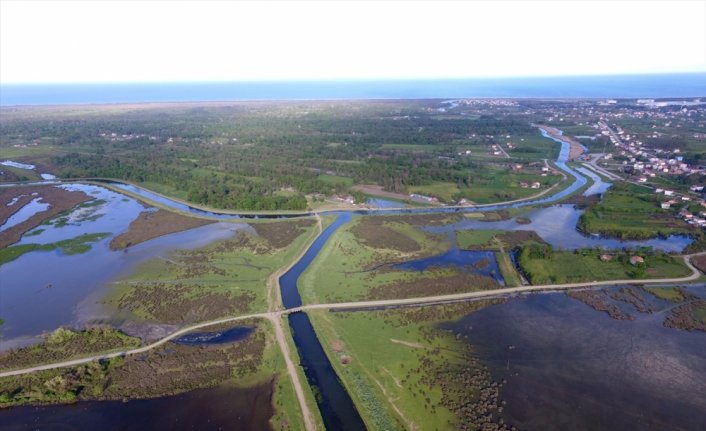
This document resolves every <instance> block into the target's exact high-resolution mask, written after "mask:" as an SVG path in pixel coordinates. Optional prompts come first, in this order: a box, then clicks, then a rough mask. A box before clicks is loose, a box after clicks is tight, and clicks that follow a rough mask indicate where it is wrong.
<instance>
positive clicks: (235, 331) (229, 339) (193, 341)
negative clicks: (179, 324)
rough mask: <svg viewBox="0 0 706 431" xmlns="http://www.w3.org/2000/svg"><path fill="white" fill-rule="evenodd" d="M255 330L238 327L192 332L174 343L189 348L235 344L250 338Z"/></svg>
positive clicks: (247, 327)
mask: <svg viewBox="0 0 706 431" xmlns="http://www.w3.org/2000/svg"><path fill="white" fill-rule="evenodd" d="M254 330H255V327H253V326H236V327H233V328H230V329H226V330H225V331H214V332H190V333H188V334H186V335H183V336H181V337H179V338H176V339H174V340H172V342H173V343H176V344H185V345H187V346H199V345H211V344H227V343H234V342H236V341H241V340H244V339H246V338H248V337H249V336H250V334H252V332H253V331H254Z"/></svg>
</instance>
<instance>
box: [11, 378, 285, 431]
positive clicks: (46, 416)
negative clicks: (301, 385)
mask: <svg viewBox="0 0 706 431" xmlns="http://www.w3.org/2000/svg"><path fill="white" fill-rule="evenodd" d="M271 398H272V385H271V384H269V383H268V384H263V385H260V386H255V387H251V388H234V387H229V386H222V387H217V388H212V389H197V390H194V391H191V392H187V393H185V394H181V395H175V396H170V397H162V398H155V399H148V400H133V401H130V402H127V403H123V402H121V401H84V402H80V403H77V404H74V405H58V406H45V407H34V406H28V407H15V408H12V409H2V410H0V429H2V430H3V431H21V430H22V431H24V430H42V431H73V430H76V431H79V430H80V431H83V430H105V431H119V430H120V431H122V430H125V431H128V430H139V431H142V430H145V431H147V430H149V431H161V430H164V431H182V430H183V431H187V430H189V431H194V430H199V431H200V430H204V431H210V430H214V431H215V430H269V429H271V427H270V424H269V420H270V418H271V417H272V414H273V413H274V412H273V407H272V403H271Z"/></svg>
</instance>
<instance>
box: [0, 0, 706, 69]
mask: <svg viewBox="0 0 706 431" xmlns="http://www.w3.org/2000/svg"><path fill="white" fill-rule="evenodd" d="M673 71H706V1H705V0H696V1H685V2H684V1H673V0H672V1H624V2H619V1H589V2H576V1H571V2H569V1H563V2H560V1H546V2H537V1H529V0H524V1H517V2H511V1H496V2H481V1H471V2H448V3H446V2H443V3H442V2H429V3H427V2H420V1H416V2H402V1H393V2H384V3H383V2H362V1H357V2H326V3H324V2H293V1H286V2H285V1H281V2H256V3H250V2H242V1H241V2H226V1H215V2H205V1H200V2H187V1H176V2H171V1H155V2H144V1H140V2H137V1H129V2H125V1H121V2H107V1H91V2H83V1H71V2H64V1H49V2H41V1H6V0H0V82H2V83H18V82H25V83H27V82H126V81H128V82H132V81H235V80H288V79H341V78H344V79H351V78H352V79H369V78H422V77H425V78H426V77H429V78H431V77H486V76H535V75H585V74H612V73H653V72H673Z"/></svg>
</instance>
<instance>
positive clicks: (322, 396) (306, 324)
mask: <svg viewBox="0 0 706 431" xmlns="http://www.w3.org/2000/svg"><path fill="white" fill-rule="evenodd" d="M350 220H351V214H350V213H339V214H338V215H337V217H336V220H335V221H334V222H333V223H332V224H331V225H329V226H328V227H327V228H326V229H325V230H324V231H323V232H322V234H321V235H319V237H318V238H317V239H316V240H315V241H314V242H313V243H312V245H311V247H310V248H309V249H308V250H307V251H306V253H305V254H304V256H303V257H302V258H301V259H300V260H299V261H298V262H297V263H296V264H295V265H294V266H293V267H292V268H291V269H290V270H289V271H287V272H286V273H285V274H284V275H283V276H282V277H280V279H279V284H280V291H281V294H282V302H283V304H284V306H285V307H286V308H294V307H299V306H300V305H302V300H301V297H300V296H299V290H298V288H297V281H298V280H299V277H300V276H301V274H302V273H303V272H304V270H306V268H307V267H308V266H309V264H310V263H311V262H312V261H313V260H314V258H316V256H317V255H318V254H319V251H321V248H322V247H323V246H324V244H325V243H326V241H327V240H328V239H329V237H330V236H331V235H332V234H333V233H334V232H335V231H336V230H337V229H338V228H339V227H340V226H341V225H343V224H345V223H348V222H349V221H350ZM289 325H290V328H291V330H292V337H293V338H294V344H295V345H296V347H297V351H298V352H299V357H300V358H301V366H302V368H303V369H304V374H305V375H306V378H307V381H308V382H309V384H310V385H311V386H312V388H313V389H314V391H315V394H316V403H317V405H318V407H319V411H320V412H321V417H322V419H323V421H324V425H325V426H326V429H328V430H336V431H338V430H361V429H365V424H364V423H363V420H362V419H361V417H360V415H359V414H358V411H357V410H356V408H355V405H354V404H353V400H351V397H350V395H349V394H348V392H346V389H345V388H344V387H343V384H342V383H341V381H340V380H339V378H338V375H336V372H335V371H334V369H333V367H332V366H331V363H330V362H329V360H328V358H327V357H326V353H325V352H324V349H323V347H322V346H321V343H320V342H319V339H318V338H317V337H316V332H315V331H314V327H313V326H312V325H311V322H310V321H309V316H307V314H306V313H293V314H290V315H289Z"/></svg>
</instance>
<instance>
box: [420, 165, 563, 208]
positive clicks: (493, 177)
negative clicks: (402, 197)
mask: <svg viewBox="0 0 706 431" xmlns="http://www.w3.org/2000/svg"><path fill="white" fill-rule="evenodd" d="M473 178H474V181H473V183H472V184H471V185H470V186H469V187H463V188H459V187H458V185H456V184H455V183H449V182H434V183H432V184H429V185H421V186H409V187H407V190H408V191H409V192H410V193H417V194H421V195H427V196H434V197H436V198H438V199H439V200H441V201H442V202H452V201H456V200H458V199H461V198H465V199H468V200H470V201H473V202H475V203H478V204H488V203H494V202H500V201H507V200H515V199H523V198H526V197H529V196H533V195H536V194H538V193H540V192H542V191H543V190H546V189H547V188H549V187H551V186H553V185H554V184H556V183H557V182H559V180H560V179H561V177H560V176H552V175H550V176H546V177H542V176H540V175H536V174H529V173H528V174H522V173H519V174H516V173H511V172H490V173H487V174H483V175H479V176H474V177H473ZM535 181H538V182H540V183H541V184H542V186H541V188H539V189H533V188H529V187H528V188H523V187H521V186H520V183H521V182H526V183H529V184H531V183H533V182H535Z"/></svg>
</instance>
